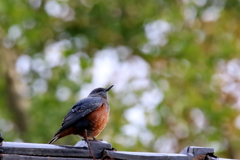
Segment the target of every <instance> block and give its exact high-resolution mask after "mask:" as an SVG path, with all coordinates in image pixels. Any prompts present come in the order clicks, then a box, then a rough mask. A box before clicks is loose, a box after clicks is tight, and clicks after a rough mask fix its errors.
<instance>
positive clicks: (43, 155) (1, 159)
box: [0, 141, 230, 160]
mask: <svg viewBox="0 0 240 160" xmlns="http://www.w3.org/2000/svg"><path fill="white" fill-rule="evenodd" d="M89 142H90V145H91V148H92V151H93V154H94V156H95V157H96V158H97V159H102V160H115V159H116V160H148V159H150V160H193V159H194V160H195V159H196V158H197V157H198V156H199V155H200V156H201V155H203V157H204V155H208V156H207V157H209V160H230V159H224V158H217V157H215V156H214V149H213V148H205V147H195V146H189V147H186V148H184V149H183V150H182V151H181V152H180V153H179V154H169V153H150V152H125V151H114V150H113V148H112V146H111V144H109V143H107V142H103V141H99V142H96V141H89ZM10 159H11V160H57V159H59V160H77V159H78V160H90V159H92V157H91V155H90V153H89V150H88V148H87V145H86V143H85V141H79V142H78V143H77V144H76V145H75V146H67V145H64V146H63V145H52V144H40V143H18V142H5V141H3V142H2V145H0V160H10Z"/></svg>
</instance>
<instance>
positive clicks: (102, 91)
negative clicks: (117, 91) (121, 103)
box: [88, 85, 113, 99]
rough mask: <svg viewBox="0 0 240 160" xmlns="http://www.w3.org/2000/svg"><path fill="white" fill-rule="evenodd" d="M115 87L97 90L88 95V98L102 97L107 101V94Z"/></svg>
mask: <svg viewBox="0 0 240 160" xmlns="http://www.w3.org/2000/svg"><path fill="white" fill-rule="evenodd" d="M112 87H113V85H111V86H110V87H108V88H95V89H94V90H92V92H91V93H90V94H89V95H88V97H101V98H105V99H107V92H108V91H109V90H110V89H111V88H112Z"/></svg>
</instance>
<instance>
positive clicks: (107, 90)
mask: <svg viewBox="0 0 240 160" xmlns="http://www.w3.org/2000/svg"><path fill="white" fill-rule="evenodd" d="M113 86H114V85H111V86H110V87H108V88H107V89H105V91H109V90H110V89H111V88H112V87H113Z"/></svg>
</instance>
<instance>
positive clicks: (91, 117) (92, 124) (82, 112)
mask: <svg viewBox="0 0 240 160" xmlns="http://www.w3.org/2000/svg"><path fill="white" fill-rule="evenodd" d="M113 86H114V85H111V86H110V87H108V88H95V89H94V90H92V91H91V92H90V94H89V95H88V97H86V98H84V99H82V100H80V101H78V102H77V103H76V104H75V105H73V107H72V108H71V109H70V110H69V112H68V113H67V114H66V116H65V118H64V119H63V122H62V126H61V128H60V129H59V130H58V131H57V133H56V134H55V135H54V137H53V138H52V139H51V140H50V141H49V142H48V143H49V144H53V143H54V142H55V141H57V140H58V139H60V138H63V137H65V136H68V135H71V134H74V135H79V136H80V137H82V138H84V139H85V140H88V139H91V138H92V139H93V140H96V138H95V137H97V136H98V135H99V134H100V133H101V131H102V130H103V129H104V128H105V127H106V125H107V122H108V117H109V112H110V106H109V104H108V101H107V92H108V91H109V90H110V89H111V88H112V87H113Z"/></svg>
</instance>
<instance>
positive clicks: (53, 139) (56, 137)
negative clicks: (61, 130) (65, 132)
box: [48, 135, 59, 144]
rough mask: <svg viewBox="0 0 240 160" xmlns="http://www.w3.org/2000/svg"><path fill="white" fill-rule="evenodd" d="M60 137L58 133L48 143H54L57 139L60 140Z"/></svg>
mask: <svg viewBox="0 0 240 160" xmlns="http://www.w3.org/2000/svg"><path fill="white" fill-rule="evenodd" d="M58 139H59V136H58V135H56V136H54V137H53V138H52V139H51V140H50V141H49V142H48V144H53V143H54V142H55V141H56V140H58Z"/></svg>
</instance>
